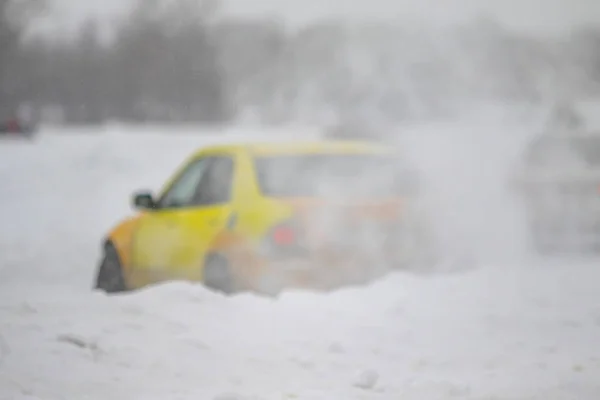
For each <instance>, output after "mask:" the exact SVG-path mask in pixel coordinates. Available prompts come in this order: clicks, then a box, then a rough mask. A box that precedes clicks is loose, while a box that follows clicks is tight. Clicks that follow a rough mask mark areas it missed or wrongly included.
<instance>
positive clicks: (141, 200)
mask: <svg viewBox="0 0 600 400" xmlns="http://www.w3.org/2000/svg"><path fill="white" fill-rule="evenodd" d="M133 207H134V208H137V209H144V210H149V209H154V208H156V203H155V202H154V197H152V193H150V192H138V193H135V194H134V195H133Z"/></svg>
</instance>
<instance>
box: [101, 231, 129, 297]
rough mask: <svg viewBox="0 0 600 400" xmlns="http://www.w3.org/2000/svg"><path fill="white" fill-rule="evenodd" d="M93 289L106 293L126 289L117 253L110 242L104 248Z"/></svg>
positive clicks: (124, 290)
mask: <svg viewBox="0 0 600 400" xmlns="http://www.w3.org/2000/svg"><path fill="white" fill-rule="evenodd" d="M95 289H98V290H101V291H104V292H106V293H121V292H126V291H127V285H126V284H125V279H124V277H123V268H122V266H121V261H120V259H119V254H118V253H117V250H116V249H115V247H114V246H113V245H112V244H110V243H109V244H107V245H106V247H105V248H104V255H103V256H102V261H101V262H100V266H99V267H98V273H97V274H96V282H95Z"/></svg>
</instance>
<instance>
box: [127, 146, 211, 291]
mask: <svg viewBox="0 0 600 400" xmlns="http://www.w3.org/2000/svg"><path fill="white" fill-rule="evenodd" d="M210 161H211V159H210V158H209V157H200V158H197V159H193V160H192V161H190V162H189V163H188V164H187V165H186V166H184V167H183V169H182V170H181V172H179V173H178V174H177V175H176V176H175V178H174V179H173V181H172V183H171V184H170V186H168V187H167V189H166V190H165V191H164V193H163V194H162V196H161V197H160V198H159V199H158V200H157V202H156V208H155V209H153V210H149V211H148V212H147V213H146V214H145V215H144V217H142V219H141V220H140V222H139V225H138V227H137V229H136V232H135V234H134V236H133V242H132V253H131V257H132V263H131V264H132V270H131V272H130V274H131V276H130V280H131V281H132V284H133V286H136V287H139V286H144V285H147V284H150V283H154V282H159V281H162V280H165V279H170V278H174V277H176V275H177V271H176V268H175V266H174V265H173V264H172V262H173V260H174V259H176V258H177V257H176V254H175V252H177V251H178V249H179V248H180V244H179V243H180V242H181V241H182V240H184V239H185V238H183V237H181V230H180V229H179V228H180V224H179V223H180V221H181V216H182V215H185V214H188V213H189V212H190V208H193V207H194V203H195V199H196V197H197V192H198V188H199V185H200V182H201V181H202V178H203V176H204V175H205V172H206V171H207V168H208V165H209V164H210Z"/></svg>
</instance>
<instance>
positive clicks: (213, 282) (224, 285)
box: [202, 254, 235, 294]
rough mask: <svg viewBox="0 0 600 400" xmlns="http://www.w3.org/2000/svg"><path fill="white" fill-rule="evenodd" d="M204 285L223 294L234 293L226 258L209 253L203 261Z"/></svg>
mask: <svg viewBox="0 0 600 400" xmlns="http://www.w3.org/2000/svg"><path fill="white" fill-rule="evenodd" d="M202 276H203V282H204V286H206V287H207V288H209V289H212V290H215V291H218V292H222V293H224V294H232V293H234V291H235V290H234V283H233V278H232V276H231V270H230V268H229V262H228V261H227V259H226V258H225V257H223V256H221V255H218V254H211V255H209V256H208V257H207V258H206V261H205V262H204V270H203V274H202Z"/></svg>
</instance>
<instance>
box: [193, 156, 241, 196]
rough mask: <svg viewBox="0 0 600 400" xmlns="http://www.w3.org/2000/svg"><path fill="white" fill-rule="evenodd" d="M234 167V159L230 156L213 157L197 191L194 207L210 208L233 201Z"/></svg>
mask: <svg viewBox="0 0 600 400" xmlns="http://www.w3.org/2000/svg"><path fill="white" fill-rule="evenodd" d="M233 167H234V162H233V159H232V158H231V157H229V156H217V157H212V162H211V163H210V165H209V167H208V169H207V170H206V173H205V174H204V176H203V177H202V181H201V182H200V185H199V186H198V189H197V191H196V195H195V197H194V200H193V202H194V205H197V206H208V205H215V204H225V203H228V202H229V201H231V189H232V186H233Z"/></svg>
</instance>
